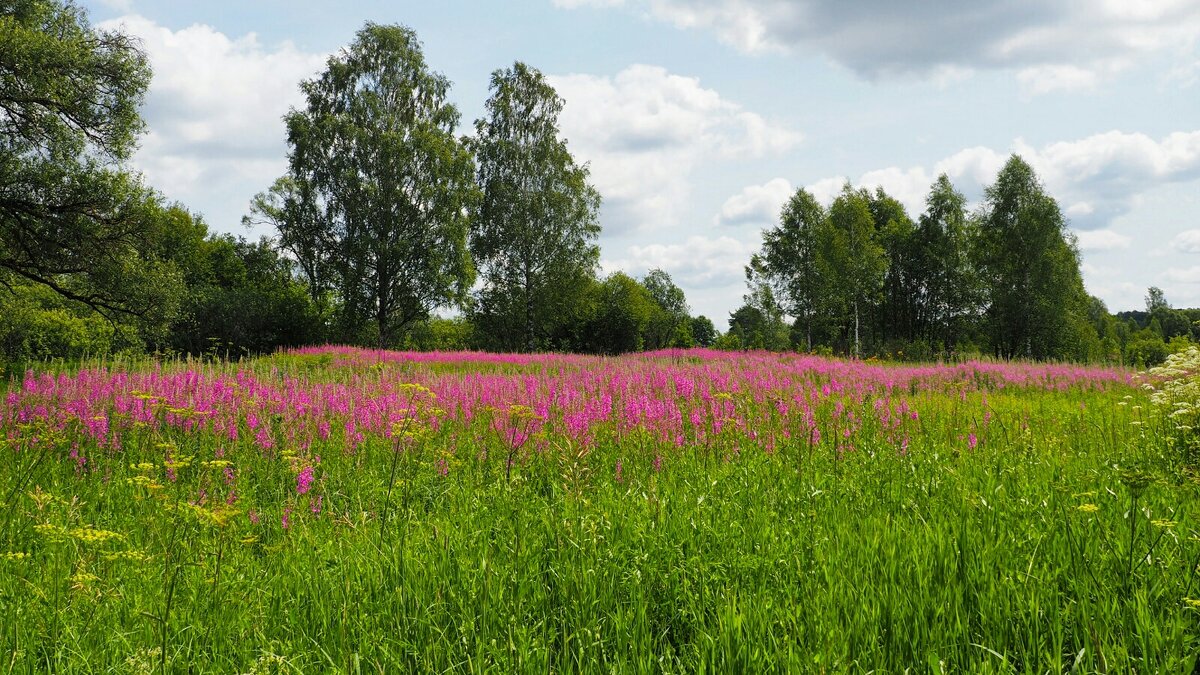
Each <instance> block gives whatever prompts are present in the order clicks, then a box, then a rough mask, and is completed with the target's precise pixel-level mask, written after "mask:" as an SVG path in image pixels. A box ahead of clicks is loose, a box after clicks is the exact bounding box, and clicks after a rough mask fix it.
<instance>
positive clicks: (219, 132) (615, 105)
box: [83, 0, 1200, 328]
mask: <svg viewBox="0 0 1200 675" xmlns="http://www.w3.org/2000/svg"><path fill="white" fill-rule="evenodd" d="M83 4H84V6H86V7H87V8H88V9H89V10H90V12H91V18H92V21H93V22H94V23H97V24H100V25H101V26H103V27H106V28H111V27H115V26H123V29H124V30H125V31H127V32H129V33H133V34H136V35H138V36H139V37H140V38H141V39H142V40H143V43H144V46H145V49H146V51H147V52H148V53H149V55H150V60H151V62H152V65H153V68H154V81H153V83H152V85H151V89H150V92H149V95H148V97H147V101H146V106H145V109H144V115H145V118H146V120H147V123H148V126H149V131H148V133H147V135H146V136H145V137H144V138H143V139H142V144H141V149H140V151H139V152H138V154H137V156H136V158H135V163H136V165H137V167H138V168H139V169H140V170H141V171H143V172H144V173H145V175H146V177H147V179H148V180H149V182H150V183H151V184H152V185H154V186H155V187H157V188H159V189H160V190H162V191H163V192H164V193H165V194H166V195H167V196H168V197H169V198H171V199H174V200H178V201H180V202H182V203H184V204H186V205H187V206H188V207H190V208H192V209H193V210H195V211H197V212H200V213H202V214H203V215H204V217H205V219H206V220H207V221H208V223H209V225H210V226H211V227H213V228H214V229H216V230H220V231H230V232H236V233H239V234H249V235H258V234H263V233H265V232H247V231H246V230H244V229H243V228H242V226H241V225H240V219H241V216H242V215H243V214H244V213H245V212H246V209H247V203H248V201H249V199H250V198H251V196H253V195H254V193H256V192H259V191H261V190H263V189H265V188H266V187H268V186H269V185H270V184H271V182H272V180H273V179H274V178H275V177H276V176H278V175H280V174H281V173H282V172H283V171H284V169H285V166H286V161H285V153H286V146H285V143H284V129H283V124H282V122H281V116H282V115H283V114H284V112H286V111H287V109H288V108H289V106H293V105H298V104H299V101H300V97H299V93H298V89H297V83H298V82H299V81H300V80H301V79H304V78H308V77H312V76H314V75H315V74H317V73H318V72H319V71H320V70H321V69H322V68H323V64H324V62H325V59H326V58H327V57H328V56H329V55H330V54H332V53H334V52H336V51H337V50H338V49H339V48H340V47H341V46H343V45H345V44H347V43H349V42H350V41H352V40H353V36H354V32H355V31H356V30H357V29H358V28H360V27H361V26H362V24H363V23H364V22H365V21H374V22H377V23H402V24H406V25H408V26H410V27H412V28H413V29H415V30H416V31H417V34H418V35H419V36H420V38H421V39H422V41H423V43H424V46H425V54H426V58H427V60H428V62H429V63H430V64H431V65H432V67H433V68H434V69H436V70H439V71H441V72H442V73H444V74H445V75H446V76H447V77H448V78H449V79H450V80H451V81H452V82H453V85H454V86H453V89H452V92H451V98H452V99H453V101H454V102H455V103H456V104H457V105H458V107H459V110H460V111H461V112H462V116H463V122H464V123H463V125H462V129H461V131H462V133H467V132H468V131H469V130H470V128H471V124H470V122H471V121H472V120H474V119H475V118H477V117H479V116H480V114H481V113H482V109H483V101H484V100H485V99H486V98H487V81H488V76H489V74H490V73H491V71H493V70H495V69H497V68H501V67H505V66H508V65H510V64H511V63H512V62H513V61H514V60H521V61H525V62H526V63H529V64H530V65H532V66H534V67H537V68H539V69H541V70H542V71H543V72H545V73H546V74H547V75H549V76H550V77H551V81H552V82H553V84H554V85H555V87H556V88H557V89H558V92H559V94H560V95H561V96H562V97H563V98H564V99H565V101H566V108H565V110H564V112H563V115H562V119H561V126H562V130H563V133H564V134H565V135H566V137H567V138H568V140H569V147H570V148H571V149H572V151H573V152H574V153H575V156H576V158H577V159H579V160H583V161H586V162H589V163H590V166H591V171H592V179H593V182H594V184H595V185H596V187H597V188H598V189H599V190H600V192H601V194H602V195H603V196H604V206H603V208H602V214H601V219H602V225H603V226H604V234H603V236H602V238H601V242H600V243H601V247H602V258H603V266H604V268H605V270H615V269H621V270H624V271H626V272H629V273H631V274H633V275H640V274H643V273H644V272H645V271H646V270H647V269H649V268H651V267H662V268H663V269H665V270H667V271H668V272H669V273H670V274H671V275H672V276H673V277H674V278H675V280H676V281H677V282H678V283H679V284H680V286H682V287H683V288H684V290H685V291H687V295H688V299H689V301H690V302H691V304H692V308H693V311H695V312H698V313H704V314H707V315H708V316H710V317H712V318H713V319H714V321H715V322H716V323H717V324H718V326H719V327H721V328H724V326H725V322H726V320H727V318H728V313H729V312H730V311H732V310H733V309H734V308H736V307H737V305H739V304H740V302H741V296H742V294H743V292H744V281H743V273H742V267H743V265H744V264H745V262H746V261H747V259H748V258H749V256H750V254H751V253H752V252H753V251H754V250H755V249H756V248H757V247H758V244H759V241H760V232H761V231H762V229H763V228H764V227H769V226H770V225H771V224H772V222H773V221H774V220H775V219H776V217H777V215H778V211H779V207H780V205H781V204H782V203H783V201H784V199H785V198H786V197H787V196H788V195H789V194H790V193H791V192H793V191H794V190H795V189H796V188H798V187H808V188H809V189H810V190H812V191H814V193H815V194H817V195H818V197H820V198H822V199H825V200H828V199H829V198H831V196H832V195H833V194H834V193H835V192H836V191H837V190H838V189H839V187H840V186H841V184H842V183H843V182H845V181H846V180H850V181H851V182H853V183H854V184H855V185H868V186H875V185H882V186H883V187H884V188H885V189H886V190H887V191H888V192H890V193H891V194H893V195H894V196H896V197H897V198H899V199H900V200H901V201H903V202H904V203H905V204H906V206H907V207H908V209H909V212H910V214H911V215H912V216H913V217H914V218H915V217H917V216H918V215H919V214H920V213H921V211H922V210H923V202H924V196H925V194H926V192H927V191H928V188H929V186H930V184H931V183H932V182H933V180H934V179H935V178H936V177H937V175H938V174H939V173H942V172H945V173H947V174H949V176H950V177H951V179H952V180H953V181H954V183H955V185H956V186H958V188H959V189H960V190H962V191H963V192H965V193H966V194H967V196H968V198H969V199H971V200H972V201H976V200H978V199H979V198H980V196H981V194H982V188H983V186H984V185H986V184H988V183H989V182H991V180H992V179H993V177H994V176H995V174H996V171H997V170H998V169H999V167H1000V166H1001V165H1002V164H1003V162H1004V161H1005V159H1006V158H1007V157H1008V155H1009V154H1011V153H1013V152H1016V153H1019V154H1021V155H1022V156H1023V157H1024V158H1025V159H1026V160H1027V161H1029V162H1030V163H1031V164H1032V165H1033V167H1034V168H1035V169H1036V170H1037V172H1038V174H1039V176H1040V177H1041V178H1042V180H1043V181H1044V182H1045V184H1046V186H1047V187H1048V189H1049V190H1050V192H1051V193H1052V194H1053V195H1054V196H1055V197H1056V198H1057V199H1058V200H1059V203H1060V205H1061V206H1062V208H1063V209H1064V211H1065V212H1066V213H1067V215H1068V218H1069V219H1070V223H1071V226H1072V228H1073V229H1074V230H1075V232H1076V233H1077V235H1078V237H1079V245H1080V249H1081V250H1082V252H1083V262H1084V279H1085V281H1086V283H1087V287H1088V290H1089V291H1090V292H1091V293H1092V294H1094V295H1097V296H1099V297H1100V298H1102V299H1103V300H1105V302H1107V303H1108V306H1109V308H1110V309H1111V310H1113V311H1117V310H1122V309H1133V308H1137V307H1141V306H1142V305H1143V297H1144V295H1145V290H1146V288H1147V287H1148V286H1151V285H1157V286H1160V287H1162V288H1163V289H1164V290H1165V292H1166V297H1167V299H1168V301H1170V302H1171V303H1172V304H1173V305H1175V306H1200V215H1198V214H1200V3H1197V2H1195V1H1194V0H1139V1H1138V2H1126V1H1125V0H978V1H973V2H961V1H960V0H930V1H927V2H921V3H897V2H893V1H891V0H859V1H857V2H852V3H851V2H843V1H841V0H508V1H506V2H465V1H463V0H439V1H438V2H425V1H419V2H418V1H410V2H395V1H392V2H381V1H366V0H345V1H343V2H340V3H338V8H337V9H336V10H333V9H330V7H331V5H330V4H329V3H325V2H309V1H307V0H303V1H302V0H249V1H248V0H240V1H239V2H225V1H224V0H211V1H208V2H177V1H170V2H168V1H165V0H163V1H159V2H151V1H150V0H85V2H84V3H83ZM903 5H911V7H904V6H903Z"/></svg>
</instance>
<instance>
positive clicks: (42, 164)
mask: <svg viewBox="0 0 1200 675" xmlns="http://www.w3.org/2000/svg"><path fill="white" fill-rule="evenodd" d="M0 44H3V45H4V53H5V54H7V55H8V56H6V57H4V58H0V126H2V127H3V134H2V135H0V285H2V287H3V288H2V289H0V362H3V364H5V365H6V366H7V367H14V366H15V367H19V366H20V364H23V363H25V362H27V361H29V360H36V359H50V358H67V359H73V358H80V357H83V356H89V355H91V356H98V355H105V354H118V353H155V354H167V355H170V354H190V355H220V356H230V357H238V356H243V355H252V354H261V353H268V352H271V351H274V350H276V349H278V348H281V347H294V346H301V345H308V344H317V343H326V342H337V343H347V344H357V345H367V346H372V347H380V348H398V349H419V350H432V349H438V350H458V349H482V350H499V351H551V350H553V351H569V352H585V353H597V354H617V353H624V352H631V351H639V350H652V349H661V348H669V347H691V346H704V347H716V348H720V349H769V350H799V351H808V352H817V353H829V354H841V355H853V356H857V357H870V356H878V357H883V358H892V359H906V360H927V359H961V358H969V357H975V356H981V355H984V356H994V357H999V358H1029V359H1064V360H1067V359H1069V360H1075V361H1089V362H1111V363H1127V364H1136V365H1153V364H1155V363H1158V362H1161V361H1162V360H1163V359H1165V357H1166V355H1167V354H1168V353H1170V352H1171V351H1175V350H1178V349H1180V348H1182V347H1185V346H1186V345H1188V344H1191V342H1192V341H1193V340H1195V339H1196V338H1197V337H1200V327H1198V322H1200V310H1192V309H1187V310H1180V309H1172V308H1171V306H1170V305H1169V304H1168V302H1167V300H1166V299H1165V298H1164V297H1163V294H1162V292H1161V291H1160V290H1158V289H1156V288H1151V289H1149V291H1148V294H1147V299H1146V308H1145V311H1135V312H1122V313H1120V314H1118V315H1116V316H1113V315H1111V314H1110V313H1109V311H1108V309H1107V308H1106V307H1105V306H1104V303H1103V302H1101V301H1100V300H1099V299H1097V298H1095V297H1091V296H1089V295H1088V294H1087V293H1086V291H1085V289H1084V287H1083V281H1082V277H1081V275H1080V270H1079V252H1078V249H1077V247H1076V244H1075V240H1074V237H1073V235H1072V234H1071V233H1070V230H1069V229H1068V224H1067V222H1066V219H1065V218H1064V216H1063V214H1062V211H1061V209H1060V208H1059V205H1058V203H1057V202H1056V201H1055V200H1054V198H1053V197H1052V196H1050V195H1049V194H1047V193H1046V192H1045V191H1044V189H1043V186H1042V184H1041V183H1040V181H1039V180H1038V178H1037V176H1036V175H1035V174H1034V172H1033V170H1032V168H1031V167H1030V166H1029V165H1028V164H1027V163H1025V162H1024V161H1023V160H1022V159H1021V158H1020V157H1018V156H1013V157H1012V158H1010V160H1009V161H1008V163H1007V164H1006V166H1005V167H1004V169H1003V170H1002V171H1001V172H1000V174H999V175H998V176H997V178H996V181H995V183H993V184H992V185H991V186H989V187H988V188H987V189H986V191H985V197H984V200H983V203H982V204H981V206H980V207H978V208H977V209H973V210H968V208H967V204H966V200H965V198H964V197H963V195H962V194H961V193H959V192H958V191H957V190H956V189H955V187H954V186H953V184H952V183H951V182H950V180H949V179H948V178H947V177H946V176H944V175H943V176H941V177H939V178H938V180H937V181H936V182H935V183H934V185H933V186H931V188H930V192H929V195H928V197H927V200H926V208H925V211H924V212H923V213H921V214H919V215H917V216H915V217H914V216H912V215H910V214H908V213H906V212H905V209H904V207H903V206H902V205H901V204H900V203H899V202H898V201H897V200H895V199H894V198H892V197H890V196H889V195H888V194H887V193H886V192H884V191H883V190H882V189H877V190H875V191H870V190H867V189H863V188H855V187H854V186H851V185H849V184H847V185H846V186H845V187H844V189H843V190H842V192H841V193H840V194H839V195H838V196H837V197H836V198H835V199H834V201H833V203H832V204H830V205H829V206H828V207H826V206H824V205H822V204H820V203H819V202H818V201H817V200H816V199H815V198H814V197H813V195H811V194H810V193H808V192H806V191H805V190H803V189H801V190H798V191H797V192H796V193H795V195H793V196H792V198H791V199H790V200H789V201H788V203H787V204H786V205H785V206H784V208H783V209H782V212H781V213H780V217H779V222H778V223H777V225H776V226H774V227H773V228H770V229H768V230H766V231H765V232H764V233H763V235H764V237H763V247H762V249H761V250H760V251H759V252H758V253H757V254H756V255H754V256H753V258H752V260H751V261H750V263H749V265H748V266H747V267H746V281H747V291H746V295H745V297H744V298H743V300H744V302H743V304H742V306H741V307H740V308H738V309H737V310H736V311H734V312H733V313H731V315H730V316H729V317H727V319H726V318H722V319H721V320H720V321H719V322H717V324H720V325H717V324H714V322H713V321H712V320H711V319H709V318H707V317H704V316H693V315H692V313H691V309H690V308H689V305H688V302H687V299H686V297H685V296H684V292H683V291H682V290H681V289H680V288H679V286H678V285H676V284H675V283H674V281H673V280H672V279H671V277H670V275H669V274H668V273H666V272H665V271H663V270H658V269H656V270H651V271H650V272H648V273H647V274H646V275H645V276H643V277H641V278H633V277H630V276H628V275H626V274H623V273H620V272H617V273H613V274H610V275H607V276H604V277H601V276H600V274H599V248H598V245H597V243H596V242H597V240H598V237H599V235H600V232H601V224H600V221H599V212H600V203H601V195H600V194H599V193H598V192H597V191H596V190H595V189H594V188H593V187H592V185H591V184H590V182H589V175H588V168H587V166H586V165H583V164H580V163H578V162H576V161H575V159H574V157H573V156H572V155H571V153H570V152H569V150H568V147H567V143H566V141H565V140H564V139H563V138H562V137H561V134H560V132H559V127H558V116H559V113H560V112H561V110H562V106H563V101H562V99H561V98H559V97H558V95H557V93H556V92H555V90H554V89H553V88H552V87H551V86H550V85H549V83H548V82H547V80H546V78H545V77H544V76H543V75H542V73H541V72H539V71H538V70H537V69H535V68H533V67H530V66H528V65H526V64H523V63H519V62H518V63H515V64H513V65H512V66H511V67H508V68H503V69H500V70H497V71H495V72H494V73H493V74H492V77H491V87H490V96H489V98H488V100H487V102H486V106H485V114H484V116H483V117H482V118H481V119H479V120H476V121H475V122H474V128H473V132H474V133H473V134H472V135H469V136H464V135H459V131H460V127H459V125H460V121H461V120H460V115H459V112H458V110H457V109H456V108H455V106H454V105H452V104H451V103H449V102H448V94H449V91H450V86H451V85H450V82H449V81H448V80H447V79H446V78H445V77H443V76H442V75H440V74H438V73H437V72H436V71H434V70H432V69H431V68H430V66H429V65H428V64H427V63H426V62H425V58H424V55H423V53H422V49H421V44H420V42H419V41H418V39H417V36H416V35H415V33H414V32H413V31H412V30H410V29H408V28H405V27H403V26H394V25H377V24H373V23H368V24H366V25H365V26H364V27H363V28H362V29H361V30H360V31H359V32H358V33H357V35H356V36H355V39H354V41H353V42H352V43H351V44H350V46H348V47H346V48H345V49H343V50H342V51H341V52H339V53H337V54H335V55H334V56H332V57H330V59H329V60H328V62H327V64H326V68H325V70H324V71H323V72H322V73H321V74H319V75H318V76H316V77H315V78H314V79H311V80H305V81H302V82H300V83H298V86H299V87H300V89H301V91H302V92H303V94H304V100H305V104H304V105H303V107H301V108H297V109H292V110H291V111H290V112H289V113H288V115H287V116H286V118H285V122H286V130H287V142H288V156H287V160H288V171H287V173H286V174H285V175H283V176H281V177H280V178H279V179H278V180H277V181H276V182H275V183H274V184H273V185H271V186H263V187H264V188H265V189H264V190H263V192H261V193H260V194H259V195H258V196H257V197H255V199H254V200H253V202H252V203H251V204H250V205H248V209H247V210H248V213H247V215H246V216H245V218H244V219H243V222H244V224H246V225H251V226H267V227H269V228H270V230H271V231H272V233H273V234H272V235H271V236H268V237H264V238H262V239H260V240H258V241H247V240H246V239H244V238H242V237H235V236H233V235H229V234H218V233H215V232H212V231H210V229H209V225H208V224H207V223H205V222H204V220H203V219H202V217H201V216H200V215H198V214H196V213H193V212H191V211H189V210H188V208H187V207H186V206H185V205H182V204H178V203H172V202H169V201H168V200H167V199H166V198H165V197H164V196H163V195H162V194H160V193H159V192H158V191H156V190H155V189H154V188H153V187H151V186H148V185H146V184H145V182H144V180H143V178H142V177H141V176H140V174H138V173H136V172H135V171H133V170H132V169H131V168H130V167H129V158H130V155H131V154H132V152H133V151H134V150H135V148H136V144H137V140H138V137H139V135H140V134H141V133H142V132H143V131H144V126H145V125H144V122H143V120H142V118H141V116H140V113H139V107H140V105H141V103H142V101H143V98H144V96H145V93H146V90H147V88H148V86H149V84H150V81H151V70H150V66H149V63H148V61H147V58H146V55H145V53H144V52H143V51H142V50H141V48H140V46H139V44H138V42H137V40H136V39H134V38H133V37H131V36H129V35H125V34H123V33H121V32H119V31H102V30H98V29H95V28H93V27H92V26H91V25H90V24H89V22H88V19H87V16H86V12H85V11H84V10H83V9H81V8H79V7H77V6H76V5H74V4H72V3H70V2H59V1H57V0H18V1H17V2H14V3H8V4H7V5H6V6H5V8H4V9H0ZM221 225H222V226H223V227H222V229H230V226H232V225H234V224H233V223H222V224H221ZM447 317H450V318H447Z"/></svg>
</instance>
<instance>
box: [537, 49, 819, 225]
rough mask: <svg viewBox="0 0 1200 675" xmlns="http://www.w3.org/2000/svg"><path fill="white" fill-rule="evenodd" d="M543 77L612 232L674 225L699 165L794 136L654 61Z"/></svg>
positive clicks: (774, 146)
mask: <svg viewBox="0 0 1200 675" xmlns="http://www.w3.org/2000/svg"><path fill="white" fill-rule="evenodd" d="M549 79H550V81H551V83H552V84H553V85H554V87H555V88H556V89H557V91H558V94H559V96H561V97H562V98H563V100H564V101H565V105H564V108H563V112H562V115H561V117H560V123H561V128H562V131H563V135H564V136H565V137H566V138H567V139H568V142H569V144H570V148H571V150H572V152H573V153H574V154H575V156H576V158H578V159H581V160H584V161H587V162H589V163H590V165H591V169H592V180H593V182H594V183H595V185H596V187H597V188H598V189H599V190H600V193H601V194H602V195H603V196H604V203H605V206H604V223H605V227H606V229H608V230H610V231H614V232H623V231H629V230H634V229H639V228H645V227H649V226H656V227H657V226H663V225H670V224H673V223H675V222H676V221H677V219H678V216H679V213H680V212H681V211H682V210H683V209H684V208H685V206H686V204H687V199H688V196H689V180H688V179H689V177H690V175H691V173H692V171H693V169H695V168H696V167H697V166H699V165H701V164H702V163H706V162H710V161H716V160H738V159H753V158H759V157H763V156H765V155H769V154H773V153H778V152H784V151H786V150H788V149H790V148H792V147H794V146H795V145H796V144H797V143H798V142H799V141H800V138H801V136H800V134H799V133H797V132H795V131H793V130H791V129H788V128H786V127H783V126H780V125H777V124H775V123H773V122H771V121H769V120H767V119H765V118H763V117H761V116H760V115H758V114H756V113H753V112H750V111H747V110H745V109H743V108H742V107H741V106H740V105H738V104H737V103H734V102H732V101H729V100H727V99H725V98H723V97H721V95H720V94H718V93H717V92H716V91H714V90H712V89H706V88H704V87H703V86H701V84H700V81H699V80H698V79H697V78H694V77H684V76H681V75H675V74H672V73H669V72H667V70H666V69H664V68H660V67H656V66H647V65H634V66H630V67H628V68H626V69H625V70H622V71H621V72H619V73H617V74H616V75H615V76H613V77H607V76H597V75H585V74H573V75H560V76H552V77H550V78H549Z"/></svg>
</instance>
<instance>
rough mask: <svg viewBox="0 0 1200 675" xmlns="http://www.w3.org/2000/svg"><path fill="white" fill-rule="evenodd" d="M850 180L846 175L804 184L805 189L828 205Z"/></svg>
mask: <svg viewBox="0 0 1200 675" xmlns="http://www.w3.org/2000/svg"><path fill="white" fill-rule="evenodd" d="M847 180H849V179H848V178H846V177H845V176H833V177H832V178H822V179H821V180H819V181H817V182H815V183H812V184H810V185H806V186H804V189H806V190H808V192H809V193H810V194H811V195H812V196H813V198H814V199H816V200H817V201H818V202H820V203H822V204H825V205H826V206H828V205H829V204H830V203H832V202H833V200H834V199H835V198H836V197H837V196H838V194H839V193H840V192H841V191H842V188H843V187H844V186H845V185H846V181H847Z"/></svg>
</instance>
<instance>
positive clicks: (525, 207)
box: [471, 62, 600, 351]
mask: <svg viewBox="0 0 1200 675" xmlns="http://www.w3.org/2000/svg"><path fill="white" fill-rule="evenodd" d="M491 92H492V93H491V97H490V98H488V101H487V104H486V109H487V116H486V118H484V119H480V120H477V121H476V122H475V132H476V137H475V139H474V140H473V141H472V142H471V147H472V148H473V149H474V150H475V154H476V158H477V161H478V174H477V178H478V182H479V187H480V190H481V191H482V199H481V200H480V201H479V204H478V208H477V210H476V211H475V219H474V224H473V230H472V236H471V251H472V253H473V254H474V256H475V260H476V262H477V264H478V265H479V266H480V271H481V274H482V280H483V286H482V288H481V289H480V291H479V293H478V297H477V300H478V308H477V313H476V315H475V317H476V321H477V322H479V323H480V324H481V326H482V329H483V330H481V332H482V333H483V334H487V335H492V336H494V337H495V340H496V343H497V344H496V345H495V346H498V347H501V348H504V349H524V350H525V351H534V350H535V349H538V348H539V347H545V346H546V344H547V340H548V339H549V337H550V335H552V334H553V333H554V332H555V331H556V323H558V322H559V321H560V320H561V317H563V316H564V315H565V314H566V310H567V309H568V308H569V307H570V306H571V305H573V304H575V303H577V302H578V301H579V291H580V289H582V288H584V287H585V285H584V284H583V283H582V281H583V280H584V279H589V278H592V277H594V276H595V269H596V265H597V263H598V260H599V248H598V247H597V246H596V243H595V240H596V238H597V237H598V236H599V234H600V225H599V223H598V220H597V218H598V210H599V207H600V194H599V193H598V192H596V190H595V189H594V188H593V187H592V186H591V185H589V184H588V182H587V178H588V169H587V167H586V166H581V165H579V164H576V163H575V160H574V158H572V156H571V153H570V152H569V151H568V150H567V144H566V141H565V140H563V139H562V138H561V137H560V134H559V130H558V116H559V113H560V112H562V107H563V101H562V99H561V98H559V97H558V94H557V93H556V92H555V91H554V88H553V87H551V86H550V84H549V83H548V82H547V81H546V78H545V77H544V76H543V75H542V73H540V72H538V71H537V70H536V69H533V68H530V67H529V66H527V65H525V64H523V63H520V62H517V63H515V64H513V66H512V68H509V69H507V70H497V71H495V72H494V73H492V82H491Z"/></svg>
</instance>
